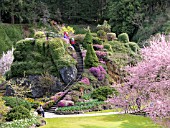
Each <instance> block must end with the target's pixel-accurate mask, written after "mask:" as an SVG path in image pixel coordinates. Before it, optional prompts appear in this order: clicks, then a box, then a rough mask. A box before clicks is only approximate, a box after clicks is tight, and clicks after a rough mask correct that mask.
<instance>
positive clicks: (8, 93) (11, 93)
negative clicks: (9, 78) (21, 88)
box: [5, 85, 15, 96]
mask: <svg viewBox="0 0 170 128" xmlns="http://www.w3.org/2000/svg"><path fill="white" fill-rule="evenodd" d="M14 94H15V91H14V89H13V88H12V87H11V85H7V86H6V91H5V96H14Z"/></svg>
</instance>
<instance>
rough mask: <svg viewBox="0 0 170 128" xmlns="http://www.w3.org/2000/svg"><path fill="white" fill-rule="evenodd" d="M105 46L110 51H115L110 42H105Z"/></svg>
mask: <svg viewBox="0 0 170 128" xmlns="http://www.w3.org/2000/svg"><path fill="white" fill-rule="evenodd" d="M104 48H105V49H107V51H108V52H113V50H112V46H111V45H110V44H109V43H107V44H104Z"/></svg>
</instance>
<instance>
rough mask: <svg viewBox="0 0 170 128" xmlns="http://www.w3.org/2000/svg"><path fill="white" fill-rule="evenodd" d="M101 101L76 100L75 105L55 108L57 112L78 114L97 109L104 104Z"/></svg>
mask: <svg viewBox="0 0 170 128" xmlns="http://www.w3.org/2000/svg"><path fill="white" fill-rule="evenodd" d="M104 104H105V102H103V101H90V102H78V103H76V104H75V106H69V107H59V108H57V109H56V110H55V112H56V113H57V114H79V113H84V112H90V111H92V110H99V109H100V106H102V105H104Z"/></svg>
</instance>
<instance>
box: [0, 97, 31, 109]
mask: <svg viewBox="0 0 170 128" xmlns="http://www.w3.org/2000/svg"><path fill="white" fill-rule="evenodd" d="M2 99H3V100H4V101H5V105H6V106H10V107H12V108H13V107H16V106H19V105H20V106H23V107H25V108H27V109H28V110H31V104H30V103H29V102H28V101H26V100H24V99H21V98H17V97H3V98H2Z"/></svg>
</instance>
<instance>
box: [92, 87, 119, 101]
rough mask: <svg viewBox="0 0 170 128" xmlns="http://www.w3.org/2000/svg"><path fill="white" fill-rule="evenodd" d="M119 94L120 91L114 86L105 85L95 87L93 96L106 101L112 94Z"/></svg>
mask: <svg viewBox="0 0 170 128" xmlns="http://www.w3.org/2000/svg"><path fill="white" fill-rule="evenodd" d="M113 93H114V94H116V95H117V94H118V92H117V91H116V90H115V89H114V88H110V87H108V86H103V87H99V88H97V89H95V90H94V91H93V92H92V94H91V96H92V98H93V99H98V100H99V101H104V100H106V99H107V97H108V96H109V95H111V94H113Z"/></svg>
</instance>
